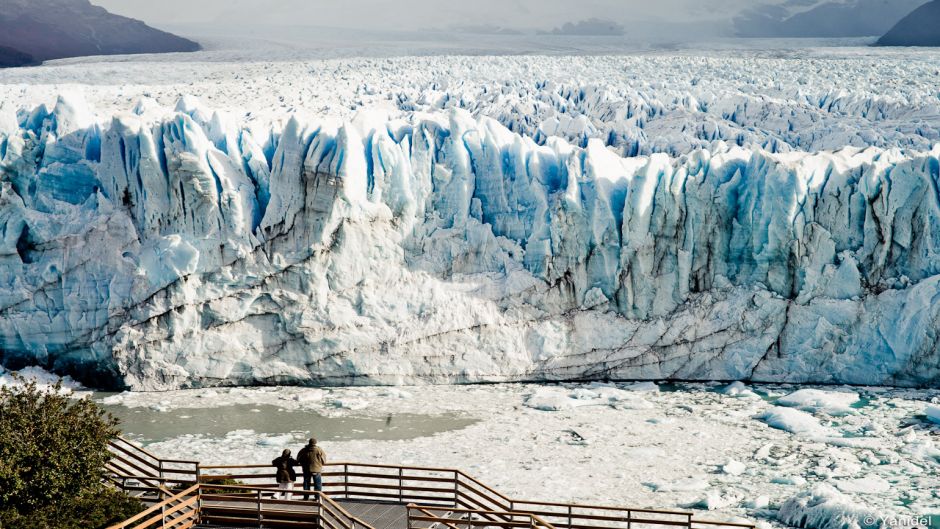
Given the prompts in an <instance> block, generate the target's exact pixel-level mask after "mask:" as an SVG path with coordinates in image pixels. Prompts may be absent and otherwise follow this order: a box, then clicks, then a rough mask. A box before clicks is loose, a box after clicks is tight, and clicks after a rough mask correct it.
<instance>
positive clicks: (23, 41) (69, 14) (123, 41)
mask: <svg viewBox="0 0 940 529" xmlns="http://www.w3.org/2000/svg"><path fill="white" fill-rule="evenodd" d="M3 48H6V49H7V50H8V51H7V52H6V53H4V52H3V51H2V49H3ZM199 49H200V47H199V44H197V43H195V42H193V41H191V40H188V39H184V38H182V37H178V36H176V35H173V34H171V33H167V32H165V31H160V30H158V29H154V28H152V27H150V26H148V25H147V24H145V23H143V22H141V21H139V20H135V19H132V18H127V17H123V16H119V15H115V14H112V13H110V12H108V11H107V10H106V9H104V8H103V7H99V6H96V5H94V4H92V3H91V2H90V1H89V0H4V7H3V9H2V10H0V65H2V64H3V58H4V57H7V56H9V57H14V56H19V57H20V58H21V60H20V61H19V64H29V63H31V62H34V61H44V60H50V59H61V58H65V57H80V56H85V55H118V54H134V53H166V52H188V51H197V50H199ZM14 52H16V53H14ZM24 56H25V57H27V58H29V60H27V61H25V62H24V60H22V57H24ZM9 62H10V63H11V64H9V65H10V66H15V65H18V64H17V63H16V62H14V61H13V60H11V61H9Z"/></svg>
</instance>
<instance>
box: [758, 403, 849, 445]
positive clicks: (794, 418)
mask: <svg viewBox="0 0 940 529" xmlns="http://www.w3.org/2000/svg"><path fill="white" fill-rule="evenodd" d="M755 418H757V419H759V420H761V421H764V422H765V423H767V425H768V426H770V427H771V428H776V429H778V430H784V431H786V432H790V433H792V434H797V435H805V436H811V437H828V436H835V435H836V434H835V432H833V431H832V430H831V429H829V428H826V427H825V426H823V425H822V424H820V423H819V420H818V419H817V418H815V417H813V416H812V415H810V414H808V413H806V412H805V411H800V410H796V409H793V408H782V407H780V406H775V407H773V408H771V409H769V410H767V411H765V412H764V413H761V414H759V415H757V416H756V417H755Z"/></svg>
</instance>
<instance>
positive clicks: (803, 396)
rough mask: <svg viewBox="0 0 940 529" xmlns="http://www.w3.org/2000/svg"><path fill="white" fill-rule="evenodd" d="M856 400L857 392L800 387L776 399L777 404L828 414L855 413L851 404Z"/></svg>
mask: <svg viewBox="0 0 940 529" xmlns="http://www.w3.org/2000/svg"><path fill="white" fill-rule="evenodd" d="M856 402H858V393H854V392H851V391H823V390H820V389H801V390H798V391H795V392H793V393H790V394H789V395H786V396H784V397H780V398H779V399H777V405H778V406H787V407H791V408H798V409H801V410H804V411H812V412H822V413H826V414H829V415H850V414H852V413H855V410H853V409H852V404H855V403H856Z"/></svg>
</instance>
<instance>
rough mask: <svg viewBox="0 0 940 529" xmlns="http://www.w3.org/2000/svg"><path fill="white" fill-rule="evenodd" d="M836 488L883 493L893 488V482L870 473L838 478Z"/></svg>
mask: <svg viewBox="0 0 940 529" xmlns="http://www.w3.org/2000/svg"><path fill="white" fill-rule="evenodd" d="M834 484H835V486H836V488H838V489H839V490H841V491H842V492H854V493H862V494H882V493H885V492H888V491H889V490H891V483H888V481H887V480H885V479H884V478H882V477H880V476H876V475H870V476H865V477H862V478H856V479H845V480H837V481H835V482H834Z"/></svg>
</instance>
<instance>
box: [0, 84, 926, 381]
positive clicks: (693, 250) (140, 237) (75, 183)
mask: <svg viewBox="0 0 940 529" xmlns="http://www.w3.org/2000/svg"><path fill="white" fill-rule="evenodd" d="M585 145H586V146H584V147H581V146H577V145H572V144H570V143H568V142H566V141H565V140H562V139H559V138H557V137H546V138H542V139H541V141H540V142H539V143H536V142H535V141H533V140H532V139H530V138H529V137H528V136H524V135H519V134H516V133H513V132H511V131H510V130H508V129H507V128H505V127H504V126H503V125H501V124H500V123H499V122H498V121H496V120H494V119H490V118H486V117H480V118H475V117H472V116H471V114H470V113H468V112H467V111H465V110H460V109H451V110H448V111H446V112H445V111H441V112H436V113H429V114H415V115H414V117H413V118H412V119H408V120H402V119H398V120H391V121H390V120H388V119H386V118H385V117H383V116H382V115H380V114H375V113H362V114H360V115H359V116H358V117H357V118H356V119H354V120H353V121H351V122H345V123H343V122H329V121H324V122H320V123H307V122H304V121H302V120H300V119H297V118H294V119H291V120H290V121H288V122H286V123H283V124H280V125H273V126H271V127H268V128H260V127H257V126H255V127H247V126H241V125H239V123H238V122H237V120H234V119H232V118H231V117H229V116H227V115H225V114H222V113H213V112H210V111H208V110H207V109H205V108H203V107H202V106H200V105H199V104H198V103H197V102H195V101H193V100H191V99H183V100H181V101H180V103H179V105H178V106H177V108H176V109H175V111H174V112H162V113H154V112H153V111H152V109H147V108H144V106H138V108H137V109H135V112H133V113H126V114H119V115H115V116H114V117H113V118H111V119H110V120H108V121H105V122H99V121H98V120H97V119H96V118H95V117H94V116H93V114H92V113H91V112H89V111H88V110H87V109H85V108H84V105H83V104H82V103H81V102H80V101H74V100H72V99H70V98H67V97H65V98H60V100H59V101H58V103H57V104H56V105H55V107H54V108H52V109H49V108H46V107H45V106H40V107H38V108H36V109H34V110H33V111H32V112H20V113H19V114H15V115H14V114H13V113H11V112H6V113H5V114H4V113H0V186H2V187H0V285H2V286H3V288H2V289H0V361H2V362H4V363H5V364H7V365H8V366H15V365H17V364H19V365H23V364H40V365H44V366H47V367H52V368H55V369H57V370H59V371H63V372H69V373H72V374H76V375H78V376H80V377H82V378H83V379H85V380H87V381H92V382H95V383H97V384H99V385H113V386H118V387H129V388H134V389H141V390H159V389H169V388H178V387H193V386H207V385H222V384H274V383H315V384H349V383H353V384H365V383H419V382H471V381H507V380H558V379H570V378H622V379H664V378H678V379H688V380H705V379H748V380H755V381H790V382H819V383H828V382H831V383H856V384H898V385H912V386H913V385H923V386H937V384H938V382H937V381H938V380H940V378H938V375H940V346H938V342H937V339H938V331H940V303H937V302H936V300H937V299H940V298H938V296H940V255H938V251H940V250H938V247H940V209H938V208H940V188H938V185H940V147H934V148H933V150H930V151H927V150H920V151H902V150H898V149H891V150H884V149H878V148H869V149H866V150H859V149H856V148H845V149H842V150H839V151H836V152H820V153H815V154H808V153H802V152H788V153H772V152H769V151H767V150H764V149H762V148H760V147H753V148H748V147H740V146H737V145H730V144H726V143H723V142H716V143H714V144H712V146H711V147H710V148H709V149H708V150H694V151H692V152H690V153H689V154H686V155H682V156H680V157H670V156H668V155H666V154H653V155H650V156H643V157H632V158H621V157H620V156H618V154H616V153H615V152H613V151H612V150H611V149H610V148H608V147H606V146H605V145H604V144H603V142H602V141H600V140H598V139H591V140H588V141H587V142H586V144H585Z"/></svg>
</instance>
